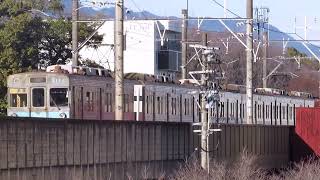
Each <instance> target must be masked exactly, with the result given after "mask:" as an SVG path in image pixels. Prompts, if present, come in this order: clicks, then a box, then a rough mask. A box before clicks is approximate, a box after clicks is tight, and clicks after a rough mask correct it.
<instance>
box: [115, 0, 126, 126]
mask: <svg viewBox="0 0 320 180" xmlns="http://www.w3.org/2000/svg"><path fill="white" fill-rule="evenodd" d="M115 8H116V10H115V24H114V27H115V32H114V38H115V39H114V44H115V56H114V57H115V70H114V72H115V119H116V120H123V102H124V101H123V76H124V75H123V50H124V46H123V45H124V37H123V9H124V8H123V0H116V7H115Z"/></svg>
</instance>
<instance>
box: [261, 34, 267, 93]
mask: <svg viewBox="0 0 320 180" xmlns="http://www.w3.org/2000/svg"><path fill="white" fill-rule="evenodd" d="M267 56H268V33H267V32H263V65H262V66H263V67H262V82H263V88H267V82H268V80H267Z"/></svg>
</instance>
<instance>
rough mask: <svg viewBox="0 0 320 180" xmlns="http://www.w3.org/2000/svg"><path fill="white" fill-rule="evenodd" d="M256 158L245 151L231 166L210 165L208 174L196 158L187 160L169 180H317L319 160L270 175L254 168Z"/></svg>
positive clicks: (296, 165) (318, 177) (302, 163)
mask: <svg viewBox="0 0 320 180" xmlns="http://www.w3.org/2000/svg"><path fill="white" fill-rule="evenodd" d="M256 164H257V163H256V158H255V157H254V156H251V155H249V154H248V153H246V152H245V151H244V152H243V153H242V154H241V156H240V157H239V159H238V160H237V161H235V162H234V163H232V164H226V163H221V162H211V163H210V173H207V172H206V171H205V170H204V169H202V168H201V166H200V163H199V161H198V160H197V159H196V158H194V157H193V158H191V159H189V160H188V161H187V162H186V163H185V164H183V165H182V166H181V167H180V169H179V170H177V171H176V172H175V173H174V174H173V176H171V177H170V179H171V180H211V179H214V180H249V179H250V180H251V179H255V180H319V179H320V160H318V159H315V158H309V159H307V160H305V161H302V162H300V163H297V164H294V165H293V167H292V168H287V169H284V170H282V171H280V172H277V173H274V174H272V173H271V174H270V172H269V173H267V172H266V171H264V170H262V169H259V168H258V167H257V166H256Z"/></svg>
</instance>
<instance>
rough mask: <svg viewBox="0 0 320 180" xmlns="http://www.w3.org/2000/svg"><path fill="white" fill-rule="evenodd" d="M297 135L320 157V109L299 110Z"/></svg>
mask: <svg viewBox="0 0 320 180" xmlns="http://www.w3.org/2000/svg"><path fill="white" fill-rule="evenodd" d="M295 130H296V133H297V134H298V135H299V136H300V137H301V139H302V140H303V141H304V142H305V143H306V144H307V145H308V146H309V147H310V148H311V149H312V150H313V151H314V153H315V154H316V155H317V156H320V108H297V115H296V129H295Z"/></svg>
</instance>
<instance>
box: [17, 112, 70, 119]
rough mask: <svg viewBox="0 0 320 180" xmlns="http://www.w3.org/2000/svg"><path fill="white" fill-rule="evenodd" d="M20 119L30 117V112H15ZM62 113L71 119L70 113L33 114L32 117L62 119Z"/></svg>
mask: <svg viewBox="0 0 320 180" xmlns="http://www.w3.org/2000/svg"><path fill="white" fill-rule="evenodd" d="M15 113H16V114H17V116H18V117H29V112H15ZM61 113H64V114H66V116H67V118H70V114H69V112H31V117H42V118H62V117H61V116H60V114H61Z"/></svg>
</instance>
